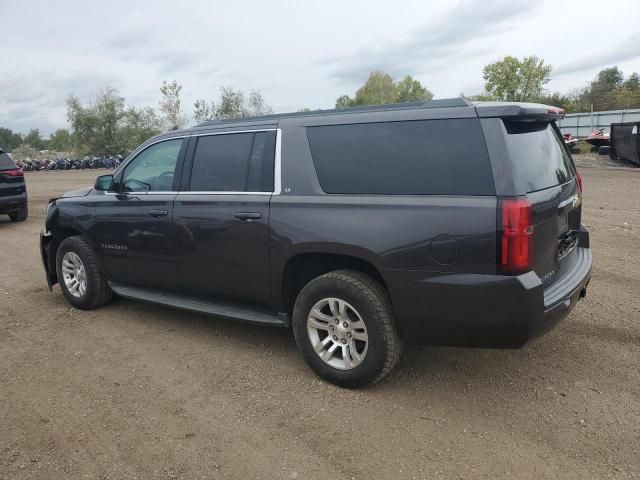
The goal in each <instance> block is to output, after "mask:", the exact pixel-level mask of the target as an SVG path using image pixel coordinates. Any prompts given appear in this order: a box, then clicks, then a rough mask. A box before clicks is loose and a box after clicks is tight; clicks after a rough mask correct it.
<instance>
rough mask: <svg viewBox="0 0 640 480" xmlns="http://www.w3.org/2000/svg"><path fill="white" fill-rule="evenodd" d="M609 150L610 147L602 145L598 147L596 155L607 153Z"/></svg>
mask: <svg viewBox="0 0 640 480" xmlns="http://www.w3.org/2000/svg"><path fill="white" fill-rule="evenodd" d="M610 151H611V147H610V146H609V145H603V146H602V147H600V148H598V155H609V152H610Z"/></svg>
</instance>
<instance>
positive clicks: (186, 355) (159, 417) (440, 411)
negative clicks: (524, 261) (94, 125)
mask: <svg viewBox="0 0 640 480" xmlns="http://www.w3.org/2000/svg"><path fill="white" fill-rule="evenodd" d="M579 164H580V165H581V166H582V169H581V172H582V175H583V178H584V188H585V195H584V208H585V214H584V222H585V223H586V224H587V225H588V226H589V228H590V230H591V239H592V246H593V251H594V272H593V278H592V282H591V286H590V291H589V295H588V297H587V298H586V299H585V300H584V301H582V302H580V304H579V305H578V306H577V307H576V309H575V310H574V311H573V313H572V315H571V316H570V317H569V318H568V319H567V320H565V321H564V322H563V323H562V324H560V325H559V326H558V328H556V329H555V330H554V331H552V332H550V333H549V334H547V335H546V336H544V337H542V338H540V339H538V340H537V341H535V342H533V343H532V344H530V345H528V346H526V347H525V348H523V349H521V350H513V351H504V350H473V349H462V348H444V347H430V346H410V347H408V348H407V350H406V352H405V356H404V357H403V360H402V361H401V363H400V365H399V368H398V369H397V370H396V371H395V373H394V374H392V375H391V376H389V377H388V378H387V379H386V380H384V381H383V382H381V383H380V384H378V385H376V386H374V387H372V388H369V389H366V390H360V391H349V390H341V389H339V388H336V387H333V386H332V385H329V384H327V383H324V382H322V381H320V380H318V379H317V378H316V377H315V376H314V375H313V373H312V372H311V371H310V370H309V369H308V368H307V367H306V366H305V364H304V363H303V361H302V359H301V357H300V356H299V355H298V354H297V352H296V349H295V345H294V341H293V338H292V335H291V333H290V332H288V331H283V330H275V329H268V328H260V327H252V326H247V325H242V324H237V323H233V322H230V321H224V320H221V319H217V318H211V317H206V316H203V315H197V314H191V313H184V312H179V311H175V310H170V309H167V308H162V307H156V306H149V305H147V304H143V303H137V302H133V301H128V300H123V299H117V300H116V301H114V302H113V303H111V304H110V305H108V306H107V307H105V308H102V309H100V310H97V311H92V312H83V311H77V310H73V309H71V308H69V306H68V305H67V304H66V303H65V301H64V299H63V297H62V294H61V293H60V290H59V288H57V287H56V288H54V291H53V293H49V292H48V290H47V289H46V286H45V284H44V278H43V273H42V267H41V265H40V257H39V252H38V232H39V230H40V228H41V226H42V223H43V216H44V207H45V204H46V200H47V199H48V198H49V197H52V196H55V195H56V194H59V193H61V192H63V191H66V190H70V189H74V188H78V187H82V186H85V185H88V184H90V183H92V181H93V178H95V176H96V175H97V174H99V173H100V172H97V171H77V172H76V171H71V172H29V173H28V174H27V182H28V186H29V192H30V195H31V196H30V202H31V204H30V208H31V216H30V218H29V220H28V221H27V222H25V223H22V224H12V223H10V222H9V221H8V220H6V221H5V218H6V217H3V218H2V220H0V239H1V241H2V243H0V246H1V248H0V478H24V479H34V478H35V479H51V478H56V479H57V478H65V479H66V478H73V479H76V478H100V479H136V478H137V479H148V478H160V479H174V478H184V479H191V478H233V479H235V478H237V479H243V478H264V479H278V478H283V479H294V478H317V479H324V478H327V479H329V478H331V479H333V480H336V479H354V478H355V479H366V478H408V479H412V478H425V479H426V478H428V479H431V478H452V479H460V478H469V479H471V478H473V479H475V478H504V477H509V478H527V479H530V478H552V479H558V478H576V479H585V478H609V477H612V478H630V477H636V478H638V477H640V454H639V453H638V452H640V378H639V369H640V325H639V321H640V296H639V295H638V289H639V286H640V260H639V259H640V257H639V256H638V250H639V249H640V169H627V168H602V167H589V166H588V165H589V163H588V162H584V161H582V160H579ZM592 164H593V162H592ZM585 165H586V166H585Z"/></svg>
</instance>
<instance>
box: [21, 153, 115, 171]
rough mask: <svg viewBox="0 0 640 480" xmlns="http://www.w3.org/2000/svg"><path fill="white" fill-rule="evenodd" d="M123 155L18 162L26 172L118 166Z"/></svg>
mask: <svg viewBox="0 0 640 480" xmlns="http://www.w3.org/2000/svg"><path fill="white" fill-rule="evenodd" d="M122 160H124V159H123V157H122V156H121V155H116V156H104V157H84V158H78V159H71V158H52V159H49V160H30V159H27V160H24V161H23V162H16V163H17V165H18V167H20V168H22V170H24V171H25V172H37V171H40V170H81V169H85V168H116V167H117V166H118V165H120V162H122Z"/></svg>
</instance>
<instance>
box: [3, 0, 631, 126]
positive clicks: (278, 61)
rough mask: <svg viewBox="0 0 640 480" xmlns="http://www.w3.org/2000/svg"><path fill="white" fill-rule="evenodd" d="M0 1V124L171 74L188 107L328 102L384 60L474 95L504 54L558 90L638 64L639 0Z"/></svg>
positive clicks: (52, 122) (441, 92) (139, 89)
mask: <svg viewBox="0 0 640 480" xmlns="http://www.w3.org/2000/svg"><path fill="white" fill-rule="evenodd" d="M559 5H560V6H559ZM0 11H1V12H2V38H3V40H2V42H0V58H1V59H2V62H0V126H6V127H9V128H12V129H14V130H18V131H23V132H24V131H27V130H28V129H29V128H32V127H37V128H40V129H41V130H42V131H44V132H45V133H48V132H51V131H52V130H55V128H58V127H63V126H65V125H66V107H65V103H64V102H65V100H66V98H67V96H68V94H69V93H74V94H76V95H78V96H79V97H80V98H81V99H83V100H87V99H88V98H90V96H91V94H92V93H94V92H97V91H98V90H99V89H100V88H102V87H104V86H106V85H111V86H113V87H115V88H117V89H118V90H119V91H120V93H121V94H122V95H123V96H124V97H125V98H126V99H127V102H128V103H131V104H134V105H137V106H142V105H152V106H157V103H158V100H159V87H160V84H161V83H162V81H163V80H172V79H176V80H178V82H180V83H181V84H182V85H183V94H184V99H183V104H184V106H185V109H186V111H187V113H188V114H191V109H192V105H193V101H194V100H195V99H196V98H199V97H205V98H208V99H216V98H217V97H218V93H219V89H220V87H221V86H226V85H230V86H233V87H235V88H241V89H243V90H250V89H260V90H262V92H263V94H264V96H265V98H266V100H267V101H268V102H269V103H270V104H271V105H272V106H273V107H274V109H275V110H276V111H278V112H283V111H291V110H297V109H300V108H303V107H311V108H318V107H320V108H330V107H332V106H333V104H334V101H335V99H336V98H337V97H338V96H339V95H341V94H343V93H349V94H352V93H353V91H354V90H355V89H356V88H357V87H358V86H359V85H360V84H362V82H363V81H364V80H365V79H366V77H367V75H368V73H369V71H370V70H372V69H377V68H381V69H385V70H387V71H389V72H390V73H392V74H394V75H398V76H400V75H405V74H411V75H413V76H415V77H417V78H418V79H419V80H421V81H422V82H423V83H424V84H425V85H427V86H428V87H429V88H430V89H431V90H432V91H434V93H435V94H436V96H437V97H440V98H442V97H446V96H455V95H458V94H459V93H460V92H464V93H466V94H473V93H478V92H479V91H480V90H481V88H482V73H481V72H482V67H483V65H485V64H487V63H488V62H490V61H493V60H496V59H499V58H500V57H502V56H504V55H508V54H511V55H516V56H523V55H530V54H536V55H538V56H540V57H542V58H544V59H545V60H546V61H547V62H548V63H550V64H551V65H553V66H554V74H553V77H552V82H551V84H550V88H552V89H554V90H560V91H564V90H568V89H570V88H572V87H581V86H583V85H584V84H585V83H586V82H587V81H589V80H591V79H592V78H593V76H594V75H595V74H596V73H597V71H598V70H599V69H600V68H604V67H606V66H610V65H612V64H616V63H617V64H618V65H619V66H620V68H622V69H623V71H624V72H625V73H630V72H631V71H634V70H635V71H640V57H638V56H637V55H635V52H640V49H638V48H637V46H638V44H639V42H638V38H637V34H636V37H633V36H632V34H633V33H634V32H637V31H638V27H637V25H638V24H639V23H640V3H639V2H637V1H636V0H616V1H609V2H608V3H607V9H606V12H607V13H606V19H603V15H602V3H601V2H596V1H595V0H589V1H580V0H567V1H564V2H562V3H561V4H559V3H558V2H554V1H552V0H540V1H536V2H533V1H528V0H527V1H525V0H513V1H507V0H486V1H482V0H459V1H453V2H449V3H448V2H424V1H423V0H397V1H395V2H392V3H389V2H388V1H383V0H357V1H356V0H352V1H349V2H345V1H340V0H325V1H317V2H314V1H305V2H299V1H296V0H273V1H271V2H261V1H258V0H245V1H243V2H228V1H227V0H224V1H223V0H217V1H208V0H198V1H192V2H182V3H175V2H166V1H151V0H146V1H143V2H131V1H125V0H113V1H111V2H109V3H103V2H92V3H87V2H81V1H79V0H61V1H60V2H47V1H45V0H33V1H30V2H20V3H18V2H7V1H5V0H0ZM25 26H27V27H25Z"/></svg>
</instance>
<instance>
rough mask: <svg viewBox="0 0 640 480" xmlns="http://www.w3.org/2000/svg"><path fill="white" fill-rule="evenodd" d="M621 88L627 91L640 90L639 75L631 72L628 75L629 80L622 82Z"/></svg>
mask: <svg viewBox="0 0 640 480" xmlns="http://www.w3.org/2000/svg"><path fill="white" fill-rule="evenodd" d="M622 86H623V87H624V88H627V89H629V90H640V75H638V73H637V72H633V73H632V74H631V75H629V78H627V79H626V80H625V81H624V83H623V84H622Z"/></svg>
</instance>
